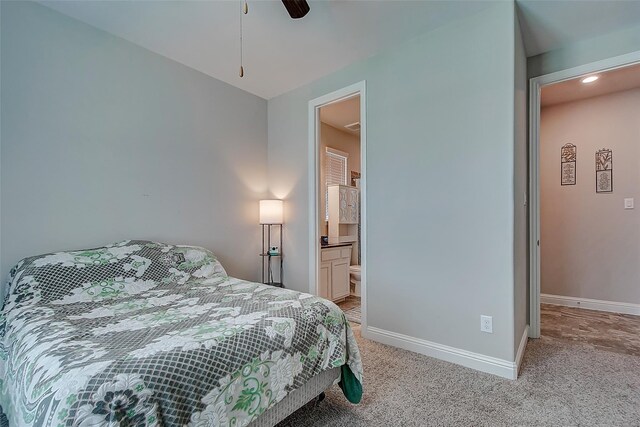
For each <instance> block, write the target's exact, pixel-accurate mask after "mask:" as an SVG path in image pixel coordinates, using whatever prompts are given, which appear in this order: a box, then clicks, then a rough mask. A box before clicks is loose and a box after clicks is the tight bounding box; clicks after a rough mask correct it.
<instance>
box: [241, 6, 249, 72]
mask: <svg viewBox="0 0 640 427" xmlns="http://www.w3.org/2000/svg"><path fill="white" fill-rule="evenodd" d="M248 12H249V5H247V1H246V0H242V12H241V13H240V73H239V74H240V77H244V67H243V66H242V15H246V14H247V13H248Z"/></svg>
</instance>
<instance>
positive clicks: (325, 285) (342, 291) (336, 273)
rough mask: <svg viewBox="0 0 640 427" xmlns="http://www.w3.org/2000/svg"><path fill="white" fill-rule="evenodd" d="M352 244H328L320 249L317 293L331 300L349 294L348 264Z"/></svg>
mask: <svg viewBox="0 0 640 427" xmlns="http://www.w3.org/2000/svg"><path fill="white" fill-rule="evenodd" d="M351 247H352V245H340V246H333V245H331V246H328V247H323V248H321V249H320V277H319V283H318V295H319V296H321V297H322V298H326V299H328V300H331V301H339V300H343V299H345V298H346V297H348V296H349V293H350V281H349V265H350V263H351Z"/></svg>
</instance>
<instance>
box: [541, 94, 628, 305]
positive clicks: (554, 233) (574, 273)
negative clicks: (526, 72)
mask: <svg viewBox="0 0 640 427" xmlns="http://www.w3.org/2000/svg"><path fill="white" fill-rule="evenodd" d="M639 117H640V89H634V90H632V91H624V92H618V93H615V94H611V95H605V96H600V97H596V98H590V99H586V100H581V101H576V102H571V103H566V104H560V105H557V106H550V107H546V108H543V109H542V111H541V122H540V185H541V188H540V215H541V217H540V221H541V238H540V250H541V290H542V293H547V294H553V295H563V296H571V297H582V298H593V299H599V300H605V301H619V302H628V303H636V304H639V303H640V287H639V286H638V283H640V262H638V260H640V185H638V184H639V183H640V127H639V126H638V123H639V120H638V118H639ZM566 143H572V144H575V145H576V146H577V164H576V169H577V175H576V185H575V186H561V185H560V147H562V145H564V144H566ZM601 148H611V149H612V150H613V193H600V194H596V192H595V152H596V151H597V150H598V149H601ZM626 197H633V198H635V201H636V209H634V210H625V209H624V198H626Z"/></svg>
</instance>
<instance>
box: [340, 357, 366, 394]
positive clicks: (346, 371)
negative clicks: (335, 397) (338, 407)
mask: <svg viewBox="0 0 640 427" xmlns="http://www.w3.org/2000/svg"><path fill="white" fill-rule="evenodd" d="M341 369H342V375H341V378H340V382H339V383H338V385H339V386H340V388H341V389H342V392H343V393H344V396H345V397H346V398H347V400H348V401H349V402H351V403H360V400H362V384H360V381H358V379H357V378H356V376H355V375H353V372H351V368H349V366H348V365H342V367H341Z"/></svg>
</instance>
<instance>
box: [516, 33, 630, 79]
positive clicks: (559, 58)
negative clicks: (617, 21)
mask: <svg viewBox="0 0 640 427" xmlns="http://www.w3.org/2000/svg"><path fill="white" fill-rule="evenodd" d="M637 50H640V25H638V26H636V27H629V28H623V29H621V30H618V31H614V32H611V33H609V34H605V35H602V36H599V37H594V38H591V39H587V40H583V41H580V42H577V43H573V44H571V45H568V46H564V47H562V48H560V49H556V50H552V51H550V52H545V53H542V54H540V55H536V56H532V57H530V58H528V60H527V62H528V66H527V69H528V75H529V77H536V76H541V75H544V74H549V73H553V72H556V71H560V70H566V69H567V68H572V67H577V66H579V65H584V64H588V63H590V62H595V61H600V60H602V59H607V58H613V57H614V56H619V55H624V54H627V53H631V52H635V51H637Z"/></svg>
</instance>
